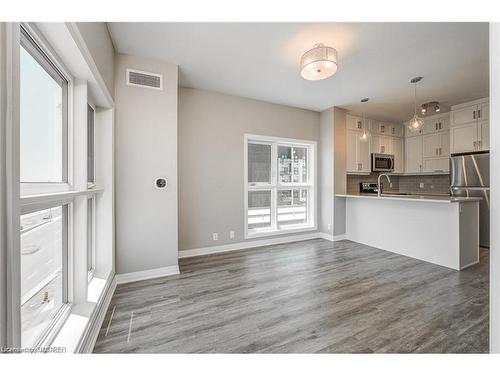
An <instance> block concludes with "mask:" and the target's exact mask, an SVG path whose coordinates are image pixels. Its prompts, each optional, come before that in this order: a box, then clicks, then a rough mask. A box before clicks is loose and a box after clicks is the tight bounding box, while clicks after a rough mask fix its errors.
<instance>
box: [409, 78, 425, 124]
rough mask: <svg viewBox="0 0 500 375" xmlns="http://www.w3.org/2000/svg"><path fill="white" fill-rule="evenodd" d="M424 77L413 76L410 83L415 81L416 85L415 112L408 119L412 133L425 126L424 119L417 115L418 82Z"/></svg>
mask: <svg viewBox="0 0 500 375" xmlns="http://www.w3.org/2000/svg"><path fill="white" fill-rule="evenodd" d="M421 79H422V77H415V78H413V79H412V80H411V81H410V83H413V84H414V85H415V96H414V99H415V113H414V115H413V117H412V118H411V119H410V121H408V129H409V130H410V132H412V133H416V132H418V131H420V130H422V128H423V127H424V120H423V119H422V118H420V117H418V115H417V83H418V82H420V80H421Z"/></svg>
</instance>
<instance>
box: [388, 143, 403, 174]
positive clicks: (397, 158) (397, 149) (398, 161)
mask: <svg viewBox="0 0 500 375" xmlns="http://www.w3.org/2000/svg"><path fill="white" fill-rule="evenodd" d="M391 142H392V146H391V150H392V151H391V152H392V153H393V154H394V173H403V172H404V157H403V139H402V138H392V139H391Z"/></svg>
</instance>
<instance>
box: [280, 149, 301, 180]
mask: <svg viewBox="0 0 500 375" xmlns="http://www.w3.org/2000/svg"><path fill="white" fill-rule="evenodd" d="M278 170H279V178H280V182H281V183H299V184H305V183H307V148H305V147H290V146H279V147H278Z"/></svg>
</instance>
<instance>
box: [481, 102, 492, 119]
mask: <svg viewBox="0 0 500 375" xmlns="http://www.w3.org/2000/svg"><path fill="white" fill-rule="evenodd" d="M478 118H479V120H481V121H482V120H489V118H490V103H489V102H486V103H482V104H480V105H479V108H478Z"/></svg>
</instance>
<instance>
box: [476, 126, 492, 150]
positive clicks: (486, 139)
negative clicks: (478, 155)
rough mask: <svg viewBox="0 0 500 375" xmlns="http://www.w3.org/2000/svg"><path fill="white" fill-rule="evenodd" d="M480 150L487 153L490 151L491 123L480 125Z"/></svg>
mask: <svg viewBox="0 0 500 375" xmlns="http://www.w3.org/2000/svg"><path fill="white" fill-rule="evenodd" d="M478 132H479V134H478V142H479V145H478V148H479V150H480V151H487V150H489V149H490V122H489V121H480V122H479V124H478Z"/></svg>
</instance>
